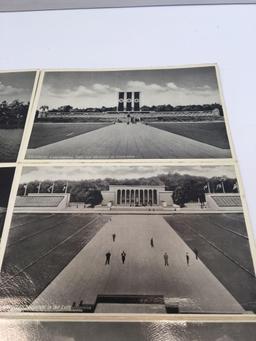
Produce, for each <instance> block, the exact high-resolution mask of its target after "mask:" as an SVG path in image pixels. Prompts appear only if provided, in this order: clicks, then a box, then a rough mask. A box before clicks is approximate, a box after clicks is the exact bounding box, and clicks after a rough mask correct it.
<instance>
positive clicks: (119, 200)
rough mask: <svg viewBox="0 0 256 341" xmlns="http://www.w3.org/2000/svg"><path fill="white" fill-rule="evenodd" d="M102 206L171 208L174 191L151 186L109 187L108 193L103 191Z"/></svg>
mask: <svg viewBox="0 0 256 341" xmlns="http://www.w3.org/2000/svg"><path fill="white" fill-rule="evenodd" d="M101 194H102V197H103V200H102V205H107V204H108V203H110V202H111V203H112V204H113V205H115V206H171V205H172V204H173V200H172V191H166V190H165V186H150V185H145V186H142V185H138V186H136V185H109V190H108V191H101Z"/></svg>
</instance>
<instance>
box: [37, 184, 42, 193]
mask: <svg viewBox="0 0 256 341" xmlns="http://www.w3.org/2000/svg"><path fill="white" fill-rule="evenodd" d="M37 188H38V191H37V193H40V189H41V183H40V182H39V184H38V187H37Z"/></svg>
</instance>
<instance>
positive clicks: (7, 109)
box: [0, 99, 29, 128]
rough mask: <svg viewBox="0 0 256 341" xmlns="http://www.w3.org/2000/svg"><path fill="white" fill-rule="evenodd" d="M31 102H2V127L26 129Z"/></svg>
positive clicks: (0, 124)
mask: <svg viewBox="0 0 256 341" xmlns="http://www.w3.org/2000/svg"><path fill="white" fill-rule="evenodd" d="M28 108H29V102H28V103H26V104H24V103H23V102H21V101H19V100H17V99H15V100H14V101H12V102H10V103H8V102H7V101H2V102H1V103H0V127H1V128H24V125H25V122H26V118H27V113H28Z"/></svg>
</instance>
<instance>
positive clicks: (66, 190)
mask: <svg viewBox="0 0 256 341" xmlns="http://www.w3.org/2000/svg"><path fill="white" fill-rule="evenodd" d="M67 192H68V181H67V183H66V189H65V193H67Z"/></svg>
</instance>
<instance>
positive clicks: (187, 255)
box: [105, 233, 199, 266]
mask: <svg viewBox="0 0 256 341" xmlns="http://www.w3.org/2000/svg"><path fill="white" fill-rule="evenodd" d="M112 240H113V242H115V240H116V234H115V233H113V234H112ZM150 246H151V248H153V247H154V239H153V237H151V238H150ZM193 251H194V253H195V256H196V259H198V256H199V252H198V249H196V248H195V249H194V250H193ZM105 256H106V260H105V265H109V264H110V258H111V252H110V251H108V252H107V253H106V255H105ZM163 257H164V266H169V255H168V253H167V252H165V253H164V255H163ZM185 257H186V263H187V266H189V264H190V255H189V253H188V252H186V255H185ZM121 260H122V263H123V264H124V263H125V260H126V252H125V251H124V250H123V251H122V253H121Z"/></svg>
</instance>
